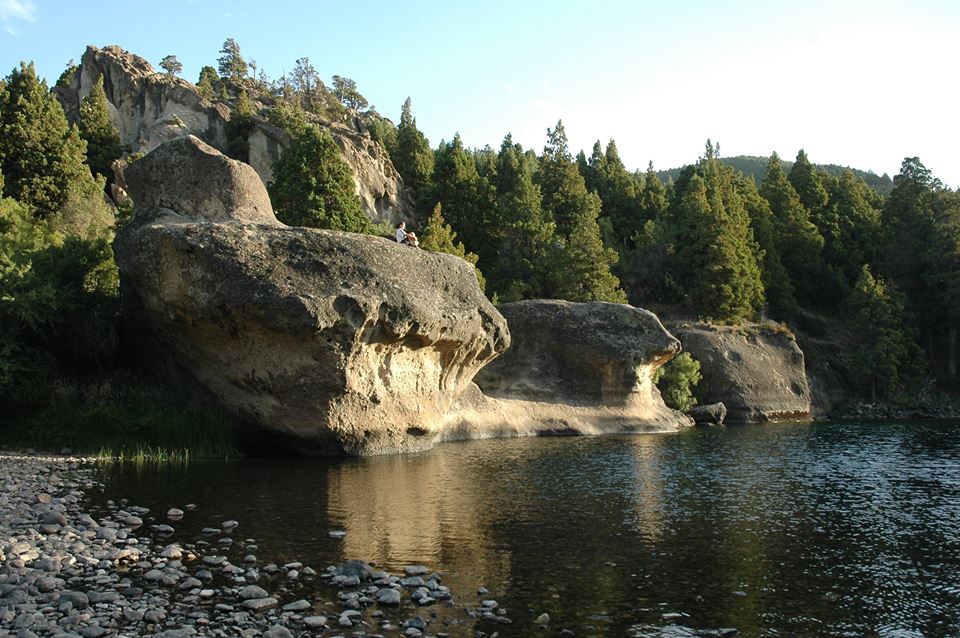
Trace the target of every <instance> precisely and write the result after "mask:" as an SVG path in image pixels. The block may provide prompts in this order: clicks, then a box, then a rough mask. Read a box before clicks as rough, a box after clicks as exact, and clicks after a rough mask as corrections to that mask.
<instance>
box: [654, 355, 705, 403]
mask: <svg viewBox="0 0 960 638" xmlns="http://www.w3.org/2000/svg"><path fill="white" fill-rule="evenodd" d="M702 378H703V377H702V375H701V374H700V362H699V361H697V360H696V359H694V358H693V357H691V356H690V353H689V352H681V353H680V354H678V355H677V356H675V357H674V358H673V359H671V360H670V361H668V362H667V363H666V364H665V365H663V366H661V367H659V368H657V371H656V372H654V373H653V382H654V383H656V384H657V387H658V388H659V389H660V395H661V396H662V397H663V402H664V403H666V404H667V405H668V406H670V407H671V408H673V409H674V410H681V411H683V412H686V411H687V410H689V409H690V408H692V407H693V406H695V405H696V404H697V398H696V396H694V394H693V389H694V388H695V387H696V386H697V384H698V383H700V379H702Z"/></svg>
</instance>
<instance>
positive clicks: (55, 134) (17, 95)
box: [0, 63, 102, 218]
mask: <svg viewBox="0 0 960 638" xmlns="http://www.w3.org/2000/svg"><path fill="white" fill-rule="evenodd" d="M0 168H2V171H0V172H2V173H3V175H4V178H5V183H4V190H3V194H4V195H6V196H7V197H12V198H14V199H16V200H17V201H19V202H20V203H22V204H26V205H27V206H29V207H30V209H31V210H32V211H33V212H34V214H35V215H36V216H37V217H41V218H50V217H52V216H53V215H55V214H57V213H60V212H61V211H63V210H64V209H65V208H68V207H71V208H73V207H76V206H78V205H79V204H80V203H83V202H86V201H89V200H91V199H93V200H94V203H97V201H96V200H97V199H99V204H100V206H101V207H102V197H101V195H100V190H101V186H100V185H98V184H97V183H96V181H94V179H93V177H92V175H91V174H90V169H89V168H88V166H87V164H86V143H85V142H84V141H83V140H82V139H81V138H80V134H79V132H78V131H77V129H76V128H75V127H70V126H68V125H67V118H66V116H65V115H64V113H63V108H62V107H61V106H60V103H59V102H58V101H57V99H56V98H55V97H54V96H53V95H52V94H51V93H50V92H49V91H48V90H47V85H46V82H43V81H41V80H39V79H38V78H37V74H36V71H35V69H34V66H33V64H32V63H31V64H29V65H28V64H24V63H21V64H20V68H19V69H14V70H13V72H12V73H11V74H10V75H9V76H8V77H7V78H6V80H4V81H3V82H2V83H0Z"/></svg>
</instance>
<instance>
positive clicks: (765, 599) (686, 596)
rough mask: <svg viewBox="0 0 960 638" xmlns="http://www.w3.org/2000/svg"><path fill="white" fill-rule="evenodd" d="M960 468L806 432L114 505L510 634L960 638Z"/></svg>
mask: <svg viewBox="0 0 960 638" xmlns="http://www.w3.org/2000/svg"><path fill="white" fill-rule="evenodd" d="M958 461H960V428H958V427H957V424H929V423H928V424H919V423H911V424H819V425H797V424H791V425H779V426H778V425H768V426H757V427H729V428H721V429H715V430H691V431H688V432H683V433H679V434H670V435H645V436H630V437H597V438H568V439H524V440H506V441H484V442H471V443H450V444H445V445H442V446H440V447H438V448H437V449H435V450H433V451H432V452H430V453H426V454H420V455H413V456H405V457H386V458H372V459H365V460H348V461H340V462H336V461H318V460H314V459H282V460H259V461H243V462H233V463H196V464H191V465H189V466H187V467H186V468H183V467H171V466H165V467H154V468H147V469H143V470H134V469H131V468H117V467H112V468H108V469H106V470H105V474H104V476H105V479H106V481H107V488H106V491H105V494H104V498H107V497H126V498H130V499H131V500H132V501H133V502H135V503H138V504H142V505H146V506H148V507H151V508H152V509H153V510H154V511H159V512H162V511H165V510H166V508H168V507H171V506H177V507H182V506H183V505H184V504H185V503H188V502H193V503H196V504H197V505H198V507H197V510H196V511H194V512H188V516H187V517H186V518H185V519H184V521H183V522H182V523H181V524H179V525H178V526H177V527H178V531H177V534H178V535H179V536H180V537H182V538H185V539H191V538H197V537H199V530H200V529H201V528H202V527H204V526H207V525H213V526H216V525H218V524H219V522H220V521H222V520H224V519H227V518H234V519H237V520H239V521H240V522H241V527H240V528H239V529H238V531H237V534H238V535H242V536H245V537H252V538H255V539H257V541H258V544H259V546H260V547H259V550H258V555H260V556H261V558H265V559H268V560H276V561H289V560H294V559H298V560H302V561H304V562H305V563H307V564H311V565H314V566H316V567H318V568H321V567H323V566H324V565H326V564H330V563H333V562H337V561H340V560H343V559H347V558H363V559H366V560H373V561H376V562H377V563H379V564H381V565H384V566H386V567H387V568H390V569H398V568H400V567H402V566H403V565H405V564H410V563H424V564H427V565H429V566H430V567H432V568H435V569H438V570H441V571H443V572H444V574H445V583H447V584H449V585H451V587H452V588H453V589H454V591H455V592H460V594H461V595H465V596H467V597H468V598H469V597H471V596H472V595H473V592H474V591H475V589H476V588H477V587H479V586H481V585H483V586H486V587H488V588H489V589H491V590H492V595H493V596H494V597H496V598H497V599H498V600H499V601H500V602H501V604H502V605H503V606H505V607H507V608H508V609H509V610H510V616H511V618H512V619H513V620H514V623H513V625H506V626H497V627H496V628H495V629H496V630H497V631H499V632H500V635H501V636H526V635H530V633H531V631H532V627H533V619H534V618H535V617H536V616H537V615H539V614H540V613H542V612H547V613H549V614H550V616H551V617H552V618H553V619H554V623H553V624H554V625H555V627H562V626H568V627H571V628H573V629H575V630H577V631H578V632H579V633H580V634H581V635H598V636H599V635H609V636H622V635H627V633H628V632H629V629H630V627H632V626H635V625H638V624H646V623H650V624H661V625H662V624H665V623H668V622H679V623H681V624H685V625H687V626H692V627H724V626H733V627H738V628H739V629H740V630H741V632H742V633H743V635H746V636H762V635H774V634H779V635H790V636H841V635H843V636H856V635H867V636H871V635H887V636H894V635H904V636H907V635H913V633H911V632H914V633H916V632H920V633H922V634H923V635H925V636H947V635H957V634H958V633H960V625H958V610H960V585H958V580H957V577H956V574H957V573H960V530H958V525H957V523H958V521H960V463H958ZM330 529H343V530H345V531H346V532H347V534H346V537H345V538H344V539H343V540H334V539H331V538H329V537H328V536H327V531H328V530H330ZM665 614H666V615H665ZM669 614H681V615H680V616H669ZM453 635H456V633H454V634H453ZM917 635H919V634H917Z"/></svg>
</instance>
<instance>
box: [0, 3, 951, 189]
mask: <svg viewBox="0 0 960 638" xmlns="http://www.w3.org/2000/svg"><path fill="white" fill-rule="evenodd" d="M228 37H233V38H235V39H236V40H237V42H238V43H239V44H240V46H241V50H242V53H243V54H244V56H245V57H247V58H254V59H256V60H257V64H258V66H259V67H260V68H262V69H265V70H266V71H267V72H268V73H269V74H270V75H271V76H272V77H277V76H279V75H280V74H281V73H283V72H285V71H289V70H290V69H291V68H292V67H293V66H294V61H295V60H296V59H297V58H299V57H303V56H307V57H309V58H310V60H311V62H312V63H313V64H314V66H315V67H316V68H317V70H318V71H319V73H320V74H321V76H322V77H323V78H324V80H325V81H326V82H328V83H329V79H330V76H332V75H333V74H339V75H345V76H347V77H351V78H353V79H354V80H356V82H357V85H358V87H359V89H360V91H361V92H362V93H363V94H364V95H365V96H366V97H367V98H368V99H369V100H370V102H371V104H375V105H376V106H377V109H378V110H379V111H380V112H381V113H383V114H384V115H387V116H388V117H391V118H393V119H395V120H396V119H397V118H398V116H399V112H400V105H401V104H402V103H403V100H404V99H405V98H406V97H407V96H408V95H409V96H410V97H411V98H412V99H413V111H414V115H415V116H416V118H417V123H418V125H419V126H420V128H421V129H422V130H423V131H424V132H425V133H426V135H427V136H428V137H429V138H430V142H431V144H432V145H433V146H436V144H437V143H438V142H439V141H440V140H441V139H442V138H447V139H450V138H451V137H452V136H453V134H454V133H455V132H457V131H459V132H460V134H461V136H462V137H463V139H464V142H465V143H466V144H467V145H469V146H483V145H485V144H490V145H491V146H493V147H495V148H496V147H499V145H500V142H501V141H502V139H503V136H504V135H505V134H506V133H507V132H512V133H513V135H514V139H515V140H516V141H518V142H520V143H522V144H523V145H524V146H527V147H533V148H535V149H537V150H538V151H539V150H540V149H541V148H542V146H543V144H544V140H545V136H546V129H547V128H548V127H552V126H553V125H554V124H555V123H556V121H557V120H558V119H559V118H562V119H563V121H564V125H565V126H566V129H567V133H568V136H569V138H570V142H571V147H572V148H573V149H574V150H578V149H580V148H584V149H585V150H586V151H587V152H588V153H589V151H590V148H591V146H592V145H593V142H594V140H596V139H600V140H601V141H602V142H603V143H604V144H606V141H607V140H608V139H609V138H611V137H612V138H614V139H615V140H616V142H617V146H618V148H619V149H620V154H621V156H622V157H623V159H624V161H625V162H626V164H627V166H628V167H629V168H631V169H632V168H644V167H646V164H647V161H648V160H653V162H654V164H655V165H656V166H657V167H658V168H670V167H673V166H679V165H682V164H686V163H690V162H692V161H695V160H696V159H697V157H698V156H699V155H700V154H701V152H702V150H703V145H704V142H705V140H706V139H707V138H708V137H709V138H712V139H713V140H718V141H719V142H720V144H721V151H722V154H723V155H738V154H749V155H768V154H769V153H770V152H772V151H774V150H776V151H777V152H778V153H780V155H781V156H782V157H785V158H793V156H795V155H796V152H797V150H798V149H799V148H801V147H803V148H805V149H806V150H807V153H808V155H809V156H810V157H811V159H812V160H813V161H815V162H819V163H836V164H845V165H851V166H855V167H857V168H863V169H868V170H873V171H875V172H877V173H878V174H880V173H884V172H887V173H889V174H890V175H891V176H892V175H894V174H895V173H896V172H897V170H898V168H899V165H900V162H901V160H902V159H903V157H904V156H907V155H910V156H913V155H916V156H919V157H920V159H921V161H923V162H924V163H925V164H926V165H927V166H928V167H929V168H931V169H933V171H934V173H935V174H936V175H937V176H938V177H940V178H941V179H942V180H943V181H945V182H947V183H949V184H951V185H953V186H958V185H960V153H958V152H957V149H958V146H960V127H958V123H957V116H956V113H957V112H958V110H960V109H958V100H957V97H958V95H960V89H958V68H960V2H957V1H955V0H913V1H911V2H902V1H886V0H878V1H872V2H843V1H840V0H837V1H821V0H806V1H805V2H802V3H796V2H795V3H780V2H769V0H767V1H762V2H754V1H750V0H728V1H725V2H705V1H700V2H695V1H688V2H682V1H678V2H666V1H662V2H639V1H637V2H625V1H622V2H613V1H610V2H603V1H600V0H594V1H591V2H585V1H582V0H581V1H579V2H567V1H561V0H554V1H526V2H523V1H521V0H514V1H501V0H487V1H485V2H479V1H476V2H458V1H455V0H447V1H446V2H417V1H414V0H407V1H405V2H380V1H376V0H367V1H366V2H363V3H352V2H344V1H343V0H338V1H337V2H327V1H317V2H308V1H300V2H283V1H280V0H278V1H276V2H273V3H266V2H263V1H262V0H260V1H257V2H245V1H241V0H192V1H191V0H180V1H177V0H166V1H164V2H150V3H140V2H130V3H118V2H116V1H115V0H114V1H111V2H101V1H99V0H87V1H86V2H83V3H76V2H73V1H69V0H61V1H57V0H0V71H2V73H3V74H4V75H6V74H7V73H8V72H9V70H10V69H11V68H13V67H14V66H15V65H16V64H17V63H18V62H19V61H20V60H33V61H35V62H36V64H37V68H38V71H39V72H40V74H41V75H42V76H44V77H46V78H47V79H48V81H50V82H51V83H53V82H54V81H55V80H56V78H57V77H58V76H59V74H60V71H61V70H62V69H63V67H64V65H65V64H66V62H67V61H68V60H69V59H71V58H73V59H77V60H79V58H80V56H81V55H82V54H83V50H84V48H85V46H86V45H87V44H94V45H96V46H104V45H107V44H118V45H120V46H122V47H124V48H126V49H127V50H129V51H131V52H134V53H137V54H139V55H141V56H143V57H145V58H147V59H148V60H150V62H151V63H152V64H153V65H154V66H157V64H158V63H159V61H160V59H161V58H163V56H165V55H167V54H175V55H176V56H177V57H178V58H179V59H180V61H181V62H182V63H183V65H184V73H183V76H184V77H186V78H187V79H189V80H191V81H196V78H197V74H198V73H199V70H200V67H201V66H203V65H204V64H210V65H212V66H216V58H217V57H218V55H219V53H218V52H219V49H220V47H221V46H222V44H223V41H224V40H225V39H226V38H228Z"/></svg>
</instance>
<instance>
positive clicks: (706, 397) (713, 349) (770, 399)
mask: <svg viewBox="0 0 960 638" xmlns="http://www.w3.org/2000/svg"><path fill="white" fill-rule="evenodd" d="M669 327H670V330H671V332H673V334H675V335H676V336H677V337H678V338H679V339H680V341H681V343H683V349H684V350H686V351H687V352H689V353H690V354H691V355H693V357H694V358H695V359H697V360H698V361H699V362H700V372H701V373H702V374H703V380H702V381H701V382H700V385H698V386H697V389H696V394H697V398H698V399H699V400H700V402H701V403H715V402H723V404H724V405H725V406H726V407H727V422H733V423H754V422H762V421H775V420H782V419H805V418H808V417H809V416H810V387H809V385H808V384H807V375H806V368H805V367H804V358H803V352H802V351H801V350H800V348H799V347H798V346H797V342H796V340H795V339H794V337H793V335H792V334H790V333H788V332H786V331H783V330H779V329H774V328H773V327H771V326H767V325H764V324H746V325H743V326H714V325H710V324H706V323H687V322H677V323H670V324H669Z"/></svg>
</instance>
